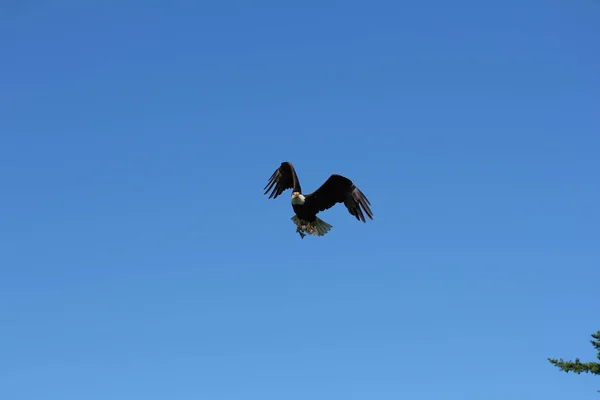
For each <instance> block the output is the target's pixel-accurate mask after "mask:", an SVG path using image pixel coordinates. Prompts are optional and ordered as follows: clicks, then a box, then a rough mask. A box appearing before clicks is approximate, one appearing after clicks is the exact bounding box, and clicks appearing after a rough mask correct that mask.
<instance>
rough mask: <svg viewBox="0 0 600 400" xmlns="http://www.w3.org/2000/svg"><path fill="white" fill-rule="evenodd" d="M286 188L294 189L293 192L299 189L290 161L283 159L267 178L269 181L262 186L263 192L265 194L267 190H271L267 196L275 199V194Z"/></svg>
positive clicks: (298, 182) (277, 194)
mask: <svg viewBox="0 0 600 400" xmlns="http://www.w3.org/2000/svg"><path fill="white" fill-rule="evenodd" d="M287 189H294V192H300V191H301V189H300V181H299V180H298V176H297V175H296V170H295V169H294V166H293V165H292V163H291V162H289V161H284V162H282V163H281V165H280V166H279V168H277V169H276V170H275V172H273V175H271V177H270V178H269V182H268V183H267V185H266V186H265V188H264V190H265V193H264V194H267V193H269V191H271V194H270V195H269V198H270V199H271V198H273V199H276V198H277V196H279V195H280V194H281V193H283V191H284V190H287Z"/></svg>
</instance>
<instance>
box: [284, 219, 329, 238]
mask: <svg viewBox="0 0 600 400" xmlns="http://www.w3.org/2000/svg"><path fill="white" fill-rule="evenodd" d="M291 219H292V221H293V222H294V225H296V226H297V225H298V221H300V219H299V218H298V217H297V216H296V215H294V216H293V217H292V218H291ZM306 224H307V222H306V221H304V220H303V221H302V229H306ZM310 228H311V230H310V231H305V232H306V233H308V234H311V235H316V236H323V235H325V234H326V233H327V232H329V231H330V230H331V228H333V226H332V225H330V224H328V223H327V222H325V221H323V220H322V219H321V218H319V217H317V219H315V220H314V221H313V222H312V223H311V224H310Z"/></svg>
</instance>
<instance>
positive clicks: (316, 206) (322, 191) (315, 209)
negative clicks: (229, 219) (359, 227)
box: [264, 161, 373, 239]
mask: <svg viewBox="0 0 600 400" xmlns="http://www.w3.org/2000/svg"><path fill="white" fill-rule="evenodd" d="M287 189H292V208H293V209H294V213H295V215H294V216H293V217H292V218H291V219H292V221H293V222H294V224H295V225H296V232H298V233H299V234H300V237H301V238H303V239H304V236H305V232H306V233H309V234H313V235H317V236H323V235H325V234H326V233H327V232H329V231H330V230H331V228H333V226H331V225H329V224H328V223H327V222H325V221H323V220H322V219H320V218H319V217H317V214H318V213H319V212H320V211H324V210H327V209H329V208H331V207H333V206H334V205H336V204H337V203H343V204H344V205H345V206H346V208H347V209H348V212H349V213H350V214H351V215H353V216H354V217H355V218H356V219H357V220H359V221H362V222H366V221H365V215H364V214H366V215H367V217H368V218H369V219H371V220H372V219H373V213H372V212H371V208H370V207H369V206H370V205H371V203H370V202H369V200H368V199H367V197H366V196H365V195H364V194H363V193H362V192H361V191H360V189H359V188H358V187H356V185H354V183H352V181H351V180H350V179H348V178H346V177H345V176H342V175H338V174H333V175H331V176H330V177H329V178H328V179H327V180H326V181H325V183H323V184H322V185H321V187H319V188H318V189H317V190H315V191H314V192H312V193H310V194H302V189H301V187H300V181H299V180H298V176H297V175H296V171H295V169H294V166H293V165H292V163H291V162H288V161H284V162H282V163H281V165H280V166H279V168H277V169H276V170H275V172H273V175H271V177H270V178H269V182H268V183H267V185H266V186H265V187H264V190H265V193H264V194H265V195H266V194H267V193H269V192H271V194H270V195H269V199H271V198H273V199H275V198H277V196H279V195H280V194H281V193H283V191H285V190H287ZM363 210H364V212H363Z"/></svg>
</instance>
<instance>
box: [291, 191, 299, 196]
mask: <svg viewBox="0 0 600 400" xmlns="http://www.w3.org/2000/svg"><path fill="white" fill-rule="evenodd" d="M298 196H300V192H294V193H292V197H298Z"/></svg>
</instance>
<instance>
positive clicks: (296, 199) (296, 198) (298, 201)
mask: <svg viewBox="0 0 600 400" xmlns="http://www.w3.org/2000/svg"><path fill="white" fill-rule="evenodd" d="M305 201H306V198H305V197H304V196H303V195H302V194H300V192H294V193H292V204H293V205H295V206H301V205H302V204H304V202H305Z"/></svg>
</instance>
